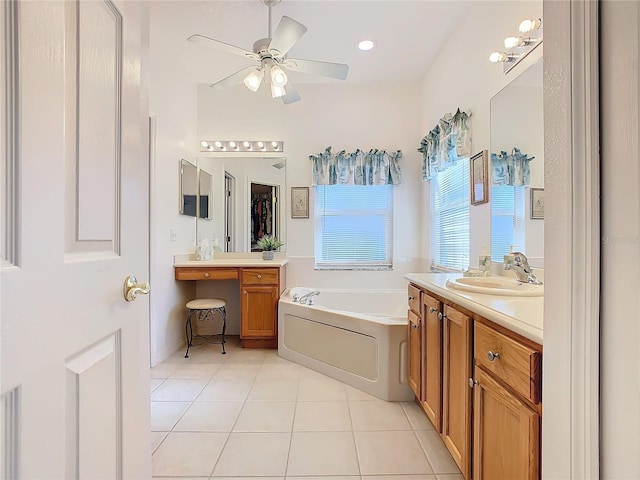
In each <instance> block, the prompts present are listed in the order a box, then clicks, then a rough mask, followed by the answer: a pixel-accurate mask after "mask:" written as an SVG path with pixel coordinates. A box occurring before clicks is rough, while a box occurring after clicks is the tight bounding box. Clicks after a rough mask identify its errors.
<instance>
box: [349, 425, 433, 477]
mask: <svg viewBox="0 0 640 480" xmlns="http://www.w3.org/2000/svg"><path fill="white" fill-rule="evenodd" d="M354 435H355V438H356V446H357V449H358V459H359V460H360V470H361V473H362V475H402V474H408V475H414V474H432V473H434V472H433V470H432V469H431V466H430V465H429V462H428V461H427V457H426V456H425V454H424V452H423V451H422V448H421V447H420V443H419V442H418V439H417V438H416V436H415V433H414V432H413V431H410V432H402V431H401V432H355V434H354Z"/></svg>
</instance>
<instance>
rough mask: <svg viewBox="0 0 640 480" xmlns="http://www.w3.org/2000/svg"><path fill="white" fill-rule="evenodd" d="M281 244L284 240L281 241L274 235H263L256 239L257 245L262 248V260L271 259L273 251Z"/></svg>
mask: <svg viewBox="0 0 640 480" xmlns="http://www.w3.org/2000/svg"><path fill="white" fill-rule="evenodd" d="M283 245H284V242H281V241H280V240H278V239H277V238H276V237H272V236H271V235H265V236H264V237H262V238H261V239H260V240H258V247H260V248H261V249H262V258H263V260H273V251H274V250H277V249H278V248H280V247H281V246H283Z"/></svg>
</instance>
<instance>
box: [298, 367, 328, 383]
mask: <svg viewBox="0 0 640 480" xmlns="http://www.w3.org/2000/svg"><path fill="white" fill-rule="evenodd" d="M300 378H313V379H316V380H326V379H329V378H331V377H329V376H327V375H325V374H323V373H320V372H316V371H315V370H312V369H310V368H307V367H303V366H300Z"/></svg>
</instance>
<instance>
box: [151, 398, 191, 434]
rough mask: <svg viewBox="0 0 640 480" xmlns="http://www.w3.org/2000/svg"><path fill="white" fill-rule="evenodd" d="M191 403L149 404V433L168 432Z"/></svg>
mask: <svg viewBox="0 0 640 480" xmlns="http://www.w3.org/2000/svg"><path fill="white" fill-rule="evenodd" d="M189 405H191V402H151V431H152V432H169V431H171V429H172V428H173V426H174V425H175V424H176V422H177V421H178V420H179V419H180V417H181V416H182V414H184V412H186V411H187V408H189Z"/></svg>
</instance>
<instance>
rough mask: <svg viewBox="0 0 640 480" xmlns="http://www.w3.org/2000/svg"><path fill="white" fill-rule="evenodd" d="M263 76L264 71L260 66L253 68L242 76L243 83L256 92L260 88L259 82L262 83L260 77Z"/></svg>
mask: <svg viewBox="0 0 640 480" xmlns="http://www.w3.org/2000/svg"><path fill="white" fill-rule="evenodd" d="M263 77H264V71H263V70H262V68H258V69H257V70H253V71H252V72H250V73H249V75H247V76H246V77H244V84H245V85H246V86H247V88H248V89H249V90H251V91H252V92H257V91H258V89H259V88H260V84H261V83H262V78H263Z"/></svg>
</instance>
